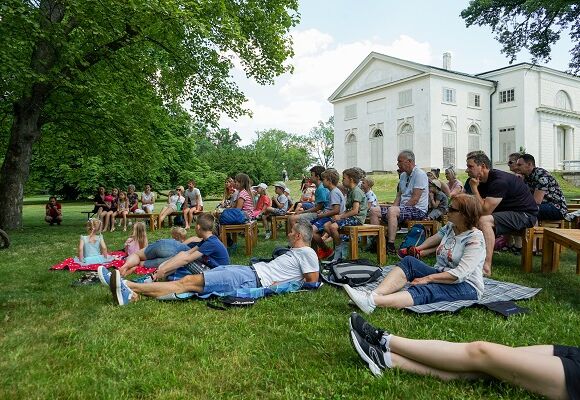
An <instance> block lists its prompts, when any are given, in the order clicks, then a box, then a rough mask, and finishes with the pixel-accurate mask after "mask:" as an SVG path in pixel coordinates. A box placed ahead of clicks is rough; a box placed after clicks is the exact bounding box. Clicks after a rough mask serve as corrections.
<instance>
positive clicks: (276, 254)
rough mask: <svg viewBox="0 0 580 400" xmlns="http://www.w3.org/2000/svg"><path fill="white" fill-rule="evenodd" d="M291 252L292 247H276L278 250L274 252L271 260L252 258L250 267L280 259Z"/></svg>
mask: <svg viewBox="0 0 580 400" xmlns="http://www.w3.org/2000/svg"><path fill="white" fill-rule="evenodd" d="M289 251H290V247H281V246H276V248H275V249H274V250H272V257H270V258H263V257H252V258H250V265H254V264H256V263H259V262H270V261H272V260H273V259H275V258H277V257H280V256H281V255H283V254H286V253H287V252H289Z"/></svg>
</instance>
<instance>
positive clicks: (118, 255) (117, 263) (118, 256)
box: [50, 251, 157, 275]
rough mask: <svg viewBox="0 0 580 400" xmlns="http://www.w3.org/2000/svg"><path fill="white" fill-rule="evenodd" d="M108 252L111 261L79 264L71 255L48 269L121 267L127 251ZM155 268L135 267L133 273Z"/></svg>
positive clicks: (92, 269) (147, 272)
mask: <svg viewBox="0 0 580 400" xmlns="http://www.w3.org/2000/svg"><path fill="white" fill-rule="evenodd" d="M109 254H110V255H112V256H114V257H115V259H114V260H113V261H109V262H107V263H104V264H88V265H81V264H79V263H77V262H75V259H74V258H73V257H70V258H67V259H66V260H64V261H62V262H60V263H58V264H56V265H53V266H52V267H50V269H51V270H62V269H68V270H69V271H70V272H76V271H96V270H97V269H98V268H99V265H104V266H105V267H107V268H111V267H115V268H117V269H119V268H121V267H122V266H123V264H124V263H125V260H124V258H125V257H127V253H125V252H124V251H112V252H111V253H109ZM156 269H157V268H145V267H137V269H136V270H135V273H136V274H139V275H145V274H150V273H152V272H155V270H156Z"/></svg>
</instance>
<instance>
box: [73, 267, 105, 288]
mask: <svg viewBox="0 0 580 400" xmlns="http://www.w3.org/2000/svg"><path fill="white" fill-rule="evenodd" d="M100 282H101V281H100V280H99V275H98V274H97V272H94V271H91V272H87V273H86V274H84V275H83V276H81V277H80V278H79V279H78V280H76V281H73V282H72V283H71V286H86V285H96V284H98V283H100Z"/></svg>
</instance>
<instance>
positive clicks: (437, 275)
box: [344, 194, 485, 313]
mask: <svg viewBox="0 0 580 400" xmlns="http://www.w3.org/2000/svg"><path fill="white" fill-rule="evenodd" d="M480 215H481V205H480V203H479V202H478V201H477V200H476V199H475V197H473V196H471V195H467V194H461V195H458V196H456V197H454V198H453V199H452V200H451V205H450V206H449V223H448V224H447V225H445V226H444V227H443V228H441V229H440V230H439V232H438V233H437V234H436V235H433V236H431V237H429V238H427V240H425V242H424V243H423V246H425V247H426V248H429V247H433V246H435V245H438V247H437V258H436V259H437V262H436V264H435V267H434V268H432V267H430V266H428V265H427V264H425V263H423V262H422V261H420V260H418V259H416V258H414V257H410V256H407V257H405V258H403V260H401V262H400V263H399V265H398V266H396V267H395V268H393V270H392V271H391V272H390V273H389V274H388V275H387V276H386V277H385V279H384V280H383V281H382V282H381V284H380V285H379V286H378V287H377V288H376V289H375V290H374V291H373V292H371V293H369V294H366V293H363V292H361V291H358V290H354V289H352V288H351V287H350V286H348V285H345V286H344V289H345V290H346V293H347V294H348V295H349V297H350V298H351V299H352V300H353V301H354V302H355V304H356V305H357V306H358V307H359V308H360V309H361V310H362V311H364V312H365V313H371V312H373V311H374V309H375V307H392V308H404V307H409V306H413V305H419V304H430V303H436V302H439V301H455V300H477V299H479V298H480V297H481V295H482V294H483V290H484V286H483V262H484V261H485V242H484V239H483V233H482V232H481V231H480V230H479V229H477V228H476V225H477V222H478V221H479V216H480ZM407 283H410V286H409V287H408V288H407V289H405V290H402V291H401V289H403V288H404V287H405V285H406V284H407Z"/></svg>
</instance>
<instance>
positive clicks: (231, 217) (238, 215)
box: [220, 208, 248, 225]
mask: <svg viewBox="0 0 580 400" xmlns="http://www.w3.org/2000/svg"><path fill="white" fill-rule="evenodd" d="M247 219H248V218H247V217H246V214H244V213H243V212H242V210H240V209H239V208H226V209H225V210H223V211H222V213H221V214H220V224H221V225H241V224H245V223H246V221H247Z"/></svg>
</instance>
